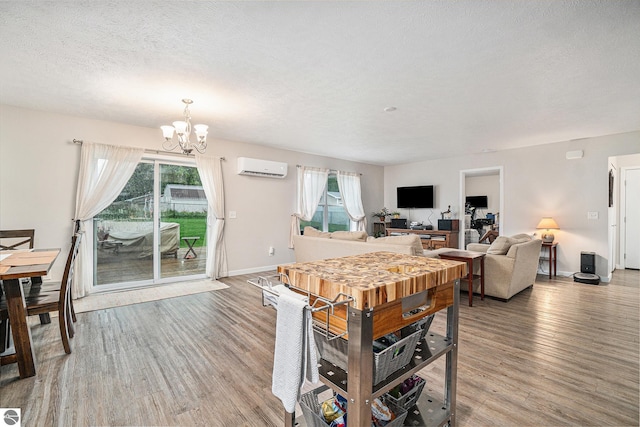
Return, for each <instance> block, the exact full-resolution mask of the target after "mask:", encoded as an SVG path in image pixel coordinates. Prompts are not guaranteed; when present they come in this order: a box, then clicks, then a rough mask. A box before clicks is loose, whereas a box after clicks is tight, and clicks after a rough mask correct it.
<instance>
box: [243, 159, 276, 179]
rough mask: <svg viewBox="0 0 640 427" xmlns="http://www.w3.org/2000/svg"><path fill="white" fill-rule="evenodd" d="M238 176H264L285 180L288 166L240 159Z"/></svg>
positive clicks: (268, 161) (267, 161)
mask: <svg viewBox="0 0 640 427" xmlns="http://www.w3.org/2000/svg"><path fill="white" fill-rule="evenodd" d="M238 174H239V175H251V176H263V177H266V178H284V177H285V176H287V164H286V163H282V162H272V161H271V160H260V159H250V158H249V157H238Z"/></svg>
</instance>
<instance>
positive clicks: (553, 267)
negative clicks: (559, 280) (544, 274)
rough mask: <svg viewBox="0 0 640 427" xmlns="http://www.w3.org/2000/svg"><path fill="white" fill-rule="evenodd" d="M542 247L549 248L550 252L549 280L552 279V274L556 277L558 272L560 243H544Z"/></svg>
mask: <svg viewBox="0 0 640 427" xmlns="http://www.w3.org/2000/svg"><path fill="white" fill-rule="evenodd" d="M542 247H543V248H547V250H548V251H549V279H551V272H552V271H553V276H554V277H555V276H556V273H557V272H558V266H557V259H558V243H557V242H551V243H547V242H542Z"/></svg>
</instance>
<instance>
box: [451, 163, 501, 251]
mask: <svg viewBox="0 0 640 427" xmlns="http://www.w3.org/2000/svg"><path fill="white" fill-rule="evenodd" d="M496 173H497V175H498V176H499V180H500V211H499V212H498V213H499V217H498V218H499V220H500V230H499V234H500V235H502V233H503V230H504V229H505V228H504V225H505V218H506V217H505V214H504V166H492V167H486V168H478V169H464V170H461V171H460V194H459V196H460V200H459V203H460V205H459V206H460V221H462V224H461V225H460V227H459V228H460V230H461V231H460V232H459V233H458V247H459V248H461V249H466V248H465V246H464V242H465V240H464V234H465V233H464V205H465V190H466V188H465V186H466V183H465V180H466V178H467V176H469V177H474V176H488V175H496Z"/></svg>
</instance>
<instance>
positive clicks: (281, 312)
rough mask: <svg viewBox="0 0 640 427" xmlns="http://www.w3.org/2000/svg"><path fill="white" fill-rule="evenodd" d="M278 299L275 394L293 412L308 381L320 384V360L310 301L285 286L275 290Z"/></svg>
mask: <svg viewBox="0 0 640 427" xmlns="http://www.w3.org/2000/svg"><path fill="white" fill-rule="evenodd" d="M274 290H275V291H276V292H278V294H279V295H280V296H279V297H278V305H277V310H278V315H277V319H276V344H275V351H274V355H273V377H272V382H271V392H272V393H273V394H274V395H275V396H276V397H277V398H279V399H280V400H281V401H282V405H283V406H284V409H285V411H287V412H289V413H293V412H294V411H295V408H296V402H297V401H298V400H299V398H300V389H301V388H302V386H303V385H304V381H305V379H307V380H309V381H310V382H312V383H314V384H315V383H317V382H318V359H317V354H316V344H315V341H314V339H313V325H312V320H311V312H310V311H309V310H307V309H306V306H307V302H308V299H307V298H306V297H305V296H303V295H300V294H297V293H295V292H293V291H291V290H289V289H288V288H287V287H285V286H283V285H278V286H275V287H274Z"/></svg>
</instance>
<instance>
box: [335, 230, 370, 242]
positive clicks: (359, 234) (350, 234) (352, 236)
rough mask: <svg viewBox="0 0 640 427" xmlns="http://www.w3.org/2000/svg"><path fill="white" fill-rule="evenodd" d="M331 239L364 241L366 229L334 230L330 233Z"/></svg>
mask: <svg viewBox="0 0 640 427" xmlns="http://www.w3.org/2000/svg"><path fill="white" fill-rule="evenodd" d="M331 238H332V239H338V240H359V241H363V242H365V241H366V240H367V232H366V231H334V232H333V233H331Z"/></svg>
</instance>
